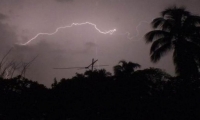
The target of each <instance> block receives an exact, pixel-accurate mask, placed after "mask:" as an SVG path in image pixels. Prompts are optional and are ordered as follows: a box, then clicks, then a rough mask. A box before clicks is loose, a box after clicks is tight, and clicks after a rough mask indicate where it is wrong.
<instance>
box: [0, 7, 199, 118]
mask: <svg viewBox="0 0 200 120" xmlns="http://www.w3.org/2000/svg"><path fill="white" fill-rule="evenodd" d="M152 26H153V30H152V31H150V32H148V33H147V34H146V36H145V38H146V39H145V40H146V42H152V46H151V49H150V57H151V60H152V62H157V61H159V60H160V58H161V57H162V56H163V55H165V54H166V53H167V52H169V51H171V50H172V51H173V60H174V64H175V70H176V75H177V76H171V75H169V74H167V73H166V72H164V71H163V70H161V69H158V68H148V69H143V70H139V69H138V68H140V65H139V64H137V63H132V62H126V61H120V62H119V64H118V65H116V66H114V75H111V73H109V72H107V71H105V70H104V69H101V70H93V71H92V70H88V71H86V72H85V73H84V74H78V73H77V74H76V75H75V76H74V77H73V78H70V79H64V78H63V79H61V80H59V81H57V80H56V79H55V80H54V83H52V87H51V88H46V87H45V86H44V85H41V84H39V83H37V82H34V81H31V80H28V79H26V78H24V77H22V76H17V77H14V78H9V79H5V78H4V77H2V78H0V120H68V119H69V120H116V119H117V120H199V119H200V72H199V70H200V46H199V45H200V17H199V16H196V15H192V14H191V13H190V12H188V11H186V10H185V9H184V8H177V7H172V8H168V9H166V10H164V11H163V12H162V13H161V17H159V18H156V19H154V20H153V21H152ZM3 73H6V72H3ZM3 75H4V74H3ZM4 76H5V75H4Z"/></svg>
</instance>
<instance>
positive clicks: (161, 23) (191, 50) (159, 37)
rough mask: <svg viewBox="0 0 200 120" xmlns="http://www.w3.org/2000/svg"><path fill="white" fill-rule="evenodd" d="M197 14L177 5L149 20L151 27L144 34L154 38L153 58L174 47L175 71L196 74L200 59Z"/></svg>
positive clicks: (199, 21)
mask: <svg viewBox="0 0 200 120" xmlns="http://www.w3.org/2000/svg"><path fill="white" fill-rule="evenodd" d="M199 25H200V17H199V16H196V15H193V14H191V13H190V12H189V11H186V10H185V9H184V8H182V7H181V8H177V7H176V6H174V7H171V8H168V9H165V10H164V11H162V12H161V17H159V18H156V19H154V20H153V21H152V27H153V29H154V30H152V31H150V32H148V33H147V34H146V35H145V38H146V42H147V43H149V42H153V44H152V45H151V49H150V55H151V60H152V62H157V61H159V60H160V58H161V57H162V56H164V55H165V54H166V53H168V52H169V51H172V50H173V61H174V64H175V69H176V73H177V74H178V75H181V76H186V75H187V76H193V75H198V72H199V71H198V69H199V63H200V46H199V45H200V27H199Z"/></svg>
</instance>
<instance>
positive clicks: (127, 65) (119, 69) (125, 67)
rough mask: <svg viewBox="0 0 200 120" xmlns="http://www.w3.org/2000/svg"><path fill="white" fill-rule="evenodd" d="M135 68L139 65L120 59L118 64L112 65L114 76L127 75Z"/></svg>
mask: <svg viewBox="0 0 200 120" xmlns="http://www.w3.org/2000/svg"><path fill="white" fill-rule="evenodd" d="M136 68H140V65H139V64H137V63H133V62H126V61H124V60H122V61H120V62H119V64H118V65H116V66H114V74H115V76H129V75H131V74H133V72H135V69H136Z"/></svg>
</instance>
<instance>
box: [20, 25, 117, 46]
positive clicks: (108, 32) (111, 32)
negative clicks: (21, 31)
mask: <svg viewBox="0 0 200 120" xmlns="http://www.w3.org/2000/svg"><path fill="white" fill-rule="evenodd" d="M86 24H89V25H92V26H94V28H95V29H96V30H97V31H98V32H99V33H101V34H110V35H112V34H113V33H114V32H115V31H117V30H116V29H112V30H109V31H101V30H100V29H99V28H97V25H96V24H94V23H91V22H84V23H72V24H71V25H69V26H63V27H58V28H57V29H56V30H55V31H54V32H52V33H38V34H37V35H35V36H34V37H33V38H31V39H30V40H28V41H27V42H25V43H23V44H20V45H27V44H29V43H30V42H32V41H33V40H35V39H36V38H37V37H38V36H40V35H54V34H56V33H57V32H58V31H59V30H60V29H65V28H70V27H73V26H80V25H86Z"/></svg>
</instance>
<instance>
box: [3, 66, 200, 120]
mask: <svg viewBox="0 0 200 120" xmlns="http://www.w3.org/2000/svg"><path fill="white" fill-rule="evenodd" d="M0 95H1V99H0V119H1V120H66V119H67V118H70V119H74V120H104V119H105V120H115V119H120V120H122V119H124V120H146V119H152V120H188V119H190V120H192V119H194V120H198V119H199V118H200V116H199V115H200V114H199V110H200V109H199V108H200V102H199V101H200V80H199V78H191V79H185V78H181V77H171V76H170V75H168V74H167V73H165V72H163V71H162V70H160V69H156V68H149V69H144V70H137V71H135V72H133V73H130V72H126V71H124V73H122V74H116V75H114V76H111V75H110V74H109V73H107V72H106V71H105V70H94V71H86V72H85V73H84V74H77V75H76V76H74V77H73V78H71V79H62V80H61V81H60V82H57V81H56V80H55V82H54V83H53V84H52V88H50V89H47V88H46V87H45V86H44V85H41V84H38V83H37V82H33V81H30V80H27V79H25V78H22V77H20V76H18V77H16V78H13V79H0Z"/></svg>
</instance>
